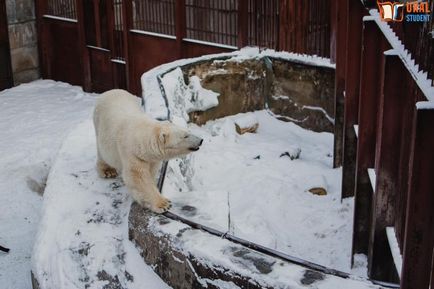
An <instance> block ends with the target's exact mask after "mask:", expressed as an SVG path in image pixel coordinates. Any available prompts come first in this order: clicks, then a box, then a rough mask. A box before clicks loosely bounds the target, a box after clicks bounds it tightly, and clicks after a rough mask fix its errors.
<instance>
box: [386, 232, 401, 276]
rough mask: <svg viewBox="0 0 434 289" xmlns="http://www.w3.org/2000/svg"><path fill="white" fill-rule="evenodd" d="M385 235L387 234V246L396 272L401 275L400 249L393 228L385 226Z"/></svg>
mask: <svg viewBox="0 0 434 289" xmlns="http://www.w3.org/2000/svg"><path fill="white" fill-rule="evenodd" d="M386 235H387V240H388V241H389V247H390V251H391V253H392V257H393V262H394V263H395V267H396V272H398V275H399V276H401V270H402V255H401V250H400V249H399V244H398V240H397V239H396V233H395V228H393V227H387V228H386Z"/></svg>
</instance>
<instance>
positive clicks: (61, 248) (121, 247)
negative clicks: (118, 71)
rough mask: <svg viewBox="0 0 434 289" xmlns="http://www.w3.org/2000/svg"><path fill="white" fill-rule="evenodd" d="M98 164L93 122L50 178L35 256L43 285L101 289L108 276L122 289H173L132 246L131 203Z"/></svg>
mask: <svg viewBox="0 0 434 289" xmlns="http://www.w3.org/2000/svg"><path fill="white" fill-rule="evenodd" d="M95 163H96V144H95V135H94V128H93V123H92V121H91V119H88V120H86V121H85V122H83V123H82V124H80V125H79V126H78V127H77V128H76V129H74V130H73V131H72V132H71V133H70V135H69V136H68V137H67V138H66V139H65V141H64V144H63V146H62V148H61V149H60V151H59V153H58V156H57V158H56V162H55V163H54V165H53V167H52V169H51V172H50V175H49V178H48V183H47V188H46V190H45V194H44V205H43V206H44V207H43V214H42V217H41V223H40V226H39V231H38V235H37V238H36V242H35V247H34V254H33V272H34V274H35V276H36V277H37V279H38V281H39V284H40V285H41V287H42V288H44V289H50V288H53V289H55V288H58V289H75V288H77V289H79V288H102V286H104V285H106V284H108V281H107V280H104V278H101V275H106V276H109V278H111V279H115V280H117V282H118V283H119V285H117V286H119V288H129V289H135V288H137V289H138V288H169V287H168V286H167V285H166V284H165V283H164V282H163V281H162V280H161V279H160V278H159V277H158V276H157V275H156V273H154V272H153V271H152V269H151V268H150V267H149V266H147V265H146V264H145V263H144V262H143V259H142V258H141V256H140V254H139V252H138V250H137V249H136V248H135V247H134V245H133V244H132V243H131V242H130V241H129V240H128V214H129V209H130V205H131V202H132V200H131V198H130V195H129V194H128V192H127V191H126V188H125V187H124V186H123V183H122V181H121V180H120V179H101V178H99V177H98V175H97V172H96V169H95ZM105 279H107V278H105ZM111 286H114V285H111ZM116 288H117V287H116Z"/></svg>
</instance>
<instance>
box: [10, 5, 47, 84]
mask: <svg viewBox="0 0 434 289" xmlns="http://www.w3.org/2000/svg"><path fill="white" fill-rule="evenodd" d="M6 10H7V17H8V26H9V44H10V47H11V60H12V71H13V77H14V84H15V85H18V84H20V83H25V82H29V81H32V80H35V79H38V78H40V71H39V58H38V43H37V33H36V17H35V4H34V0H6Z"/></svg>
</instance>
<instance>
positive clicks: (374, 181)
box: [368, 168, 377, 193]
mask: <svg viewBox="0 0 434 289" xmlns="http://www.w3.org/2000/svg"><path fill="white" fill-rule="evenodd" d="M368 176H369V180H370V181H371V187H372V191H373V192H374V193H375V187H376V185H377V174H376V173H375V169H373V168H369V169H368Z"/></svg>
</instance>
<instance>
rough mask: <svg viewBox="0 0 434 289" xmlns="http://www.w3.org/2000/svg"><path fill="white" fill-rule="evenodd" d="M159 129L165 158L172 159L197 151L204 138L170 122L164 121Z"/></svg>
mask: <svg viewBox="0 0 434 289" xmlns="http://www.w3.org/2000/svg"><path fill="white" fill-rule="evenodd" d="M157 131H158V140H157V141H158V146H159V147H160V151H161V153H162V154H163V158H164V159H171V158H174V157H178V156H182V155H186V154H188V153H190V152H193V151H197V150H199V147H200V146H201V145H202V142H203V139H202V138H200V137H198V136H195V135H193V134H192V133H190V132H189V131H188V130H186V129H184V128H182V127H180V126H177V125H174V124H172V123H169V122H164V123H162V124H161V125H160V126H159V128H158V130H157Z"/></svg>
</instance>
